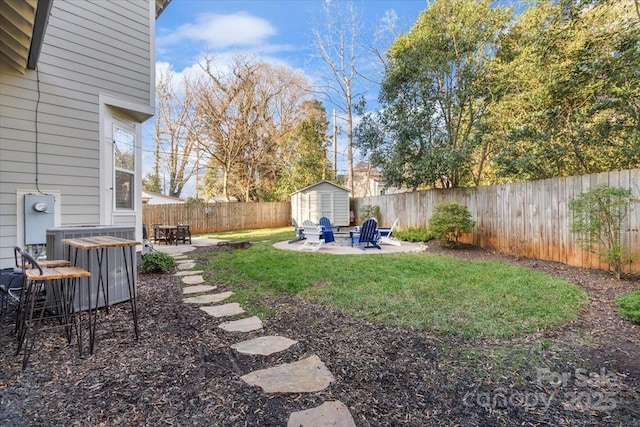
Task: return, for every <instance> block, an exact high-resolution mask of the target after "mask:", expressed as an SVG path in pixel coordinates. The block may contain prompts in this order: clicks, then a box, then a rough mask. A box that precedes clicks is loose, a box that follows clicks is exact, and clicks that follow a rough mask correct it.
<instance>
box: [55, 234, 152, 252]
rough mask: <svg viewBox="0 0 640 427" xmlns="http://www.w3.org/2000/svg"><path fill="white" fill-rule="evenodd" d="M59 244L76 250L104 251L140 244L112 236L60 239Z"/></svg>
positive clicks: (139, 243)
mask: <svg viewBox="0 0 640 427" xmlns="http://www.w3.org/2000/svg"><path fill="white" fill-rule="evenodd" d="M61 242H62V243H63V244H64V245H68V246H72V247H74V248H78V249H87V250H89V249H104V248H119V247H123V246H125V247H126V246H138V245H141V244H142V243H141V242H138V241H135V240H129V239H122V238H120V237H113V236H89V237H75V238H72V239H62V240H61Z"/></svg>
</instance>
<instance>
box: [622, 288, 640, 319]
mask: <svg viewBox="0 0 640 427" xmlns="http://www.w3.org/2000/svg"><path fill="white" fill-rule="evenodd" d="M616 303H617V304H618V307H619V308H620V315H621V316H622V317H626V318H628V319H631V320H633V321H634V322H636V323H640V289H638V290H637V291H635V292H632V293H630V294H628V295H624V296H621V297H619V298H618V299H616Z"/></svg>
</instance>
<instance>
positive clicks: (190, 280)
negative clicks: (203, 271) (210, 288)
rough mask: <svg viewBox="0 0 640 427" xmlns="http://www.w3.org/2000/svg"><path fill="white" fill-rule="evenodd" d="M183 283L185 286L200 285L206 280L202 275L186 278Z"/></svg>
mask: <svg viewBox="0 0 640 427" xmlns="http://www.w3.org/2000/svg"><path fill="white" fill-rule="evenodd" d="M182 283H184V284H185V285H199V284H201V283H204V278H203V277H202V276H200V275H195V276H184V277H183V278H182Z"/></svg>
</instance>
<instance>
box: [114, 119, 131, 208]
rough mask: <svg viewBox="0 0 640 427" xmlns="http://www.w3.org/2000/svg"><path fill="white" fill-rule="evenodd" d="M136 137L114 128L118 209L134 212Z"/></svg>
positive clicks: (115, 192)
mask: <svg viewBox="0 0 640 427" xmlns="http://www.w3.org/2000/svg"><path fill="white" fill-rule="evenodd" d="M135 142H136V137H135V134H134V133H133V132H129V131H127V130H124V129H122V128H119V127H117V126H114V127H113V149H114V156H113V158H114V166H115V174H114V181H115V182H114V187H113V188H114V190H115V191H114V197H115V206H116V209H127V210H133V207H134V204H133V195H134V194H135V193H134V184H135V179H134V178H135V164H136V162H135V149H136V144H135Z"/></svg>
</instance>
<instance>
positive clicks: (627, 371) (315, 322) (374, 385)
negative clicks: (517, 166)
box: [0, 244, 640, 426]
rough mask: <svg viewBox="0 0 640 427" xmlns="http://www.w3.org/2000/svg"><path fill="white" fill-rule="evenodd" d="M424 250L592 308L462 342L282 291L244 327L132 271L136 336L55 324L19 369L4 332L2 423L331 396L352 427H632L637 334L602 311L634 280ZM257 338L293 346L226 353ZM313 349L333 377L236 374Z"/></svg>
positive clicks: (262, 415)
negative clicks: (575, 293)
mask: <svg viewBox="0 0 640 427" xmlns="http://www.w3.org/2000/svg"><path fill="white" fill-rule="evenodd" d="M200 250H205V249H200ZM425 250H426V251H429V252H439V253H445V254H447V255H452V256H459V257H464V258H469V259H474V260H483V259H492V260H500V261H504V262H509V263H514V264H517V265H520V266H523V267H527V268H534V269H537V270H541V271H546V272H548V273H550V274H553V275H557V276H560V277H563V278H565V279H567V280H569V281H571V282H573V283H576V284H577V285H578V286H580V287H581V288H583V289H584V290H585V291H586V292H587V293H588V294H589V301H590V303H589V305H588V307H587V308H586V309H585V310H584V312H583V313H582V314H581V316H580V317H579V319H578V320H577V321H575V322H573V323H571V324H569V325H565V326H563V327H561V328H557V329H554V330H549V331H544V332H540V333H537V334H532V335H530V336H527V337H524V338H520V339H515V340H491V339H480V338H478V339H471V340H463V339H458V338H448V337H438V336H433V335H430V334H429V333H427V332H424V331H413V330H399V329H392V328H386V327H381V326H377V325H373V324H370V323H367V322H365V321H362V320H359V319H356V318H352V317H348V316H345V315H342V314H340V313H338V312H336V311H333V310H331V309H327V308H325V307H321V306H318V305H315V304H312V303H309V302H307V301H304V300H302V299H300V298H297V297H282V298H277V299H271V300H269V301H267V303H268V304H269V305H270V306H271V307H272V308H273V309H274V310H275V313H274V314H273V315H272V316H271V317H269V318H268V319H263V323H264V330H263V331H261V332H254V333H249V334H242V333H229V332H225V331H223V330H221V329H219V328H217V327H216V325H217V323H219V322H218V321H216V320H214V319H212V318H210V317H208V316H207V315H206V314H205V313H204V312H203V311H201V310H199V309H198V308H197V307H194V306H191V305H187V304H184V303H182V302H181V299H182V295H181V291H180V284H179V280H178V278H176V277H172V276H167V275H140V276H139V283H138V285H139V288H138V289H139V316H140V330H141V336H140V339H139V340H138V341H135V340H134V337H133V332H132V324H131V318H130V309H129V305H128V304H127V303H123V304H119V305H117V306H115V307H113V309H112V310H110V312H109V314H108V315H107V314H106V313H104V312H101V313H100V318H99V324H98V333H97V337H98V338H97V343H96V350H95V352H94V354H93V355H87V356H84V357H82V358H81V357H79V356H78V352H77V347H76V346H75V345H72V346H67V345H66V342H65V341H64V339H63V338H62V337H61V333H60V331H59V330H58V331H56V330H52V331H47V332H45V333H43V334H42V335H41V340H40V342H39V344H38V347H37V350H36V353H35V354H34V355H33V357H32V359H31V361H30V363H29V366H28V367H27V370H26V371H24V372H21V370H20V359H19V358H18V357H16V356H14V354H13V353H14V349H15V345H14V337H13V335H12V334H11V330H12V327H11V326H10V325H9V324H8V323H7V322H6V321H5V323H3V324H2V328H1V329H0V348H2V350H1V351H2V356H3V363H2V364H1V365H0V425H2V426H112V425H136V426H138V425H149V426H164V425H166V426H285V425H286V423H287V419H288V417H289V414H290V413H292V412H294V411H299V410H303V409H307V408H310V407H315V406H318V405H320V404H322V403H323V402H325V401H328V400H340V401H341V402H343V403H344V404H346V405H347V407H348V408H349V410H350V411H351V414H352V415H353V418H354V419H355V421H356V424H357V425H358V426H441V425H451V426H533V425H554V426H584V425H592V426H596V425H597V426H602V425H605V426H640V394H639V390H640V360H639V357H638V355H639V354H640V325H637V324H634V323H632V322H629V321H626V320H624V319H622V318H620V317H619V316H618V315H617V313H616V308H615V304H614V303H613V299H614V298H615V297H616V296H618V295H620V294H624V293H627V292H631V291H632V290H633V289H635V287H636V286H637V285H638V283H639V281H638V278H637V277H634V278H626V279H625V280H621V281H617V280H615V279H614V278H612V277H611V275H610V274H608V273H607V272H601V271H593V270H587V269H578V268H573V267H568V266H566V265H563V264H559V263H551V262H544V261H532V260H527V259H516V258H513V257H508V256H504V255H501V254H499V253H494V252H491V251H486V250H480V249H476V248H470V247H463V248H460V249H457V250H455V251H453V250H450V249H446V248H443V247H441V246H440V245H433V244H432V245H429V246H428V247H427V248H426V249H425ZM193 256H194V257H197V254H194V255H193ZM208 279H211V278H208ZM210 281H212V282H215V278H213V279H211V280H210ZM217 285H218V289H219V290H220V291H224V290H233V289H232V288H230V287H229V286H228V285H227V284H225V283H217ZM267 334H274V335H284V336H287V337H289V338H292V339H295V340H298V341H299V342H298V344H295V345H294V346H293V347H291V348H290V349H289V350H287V351H285V352H282V353H278V354H275V355H272V356H268V357H262V356H246V355H241V354H238V353H236V352H235V351H233V350H231V349H230V348H229V346H230V345H231V344H233V343H236V342H238V341H242V340H245V339H249V338H253V337H256V336H260V335H267ZM311 354H317V355H318V356H319V357H320V359H321V360H322V361H323V362H324V363H325V364H326V366H327V367H328V369H329V370H330V371H331V372H332V374H333V375H334V377H335V378H336V381H335V382H334V383H332V384H331V386H329V387H328V388H327V389H325V390H323V391H321V392H318V393H309V394H265V393H263V392H262V390H261V389H259V388H257V387H250V386H248V385H246V384H245V383H244V382H243V381H242V380H240V376H241V375H244V374H246V373H248V372H250V371H252V370H255V369H260V368H265V367H271V366H274V365H276V364H279V363H287V362H293V361H297V360H299V359H301V358H302V357H304V356H307V355H311Z"/></svg>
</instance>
